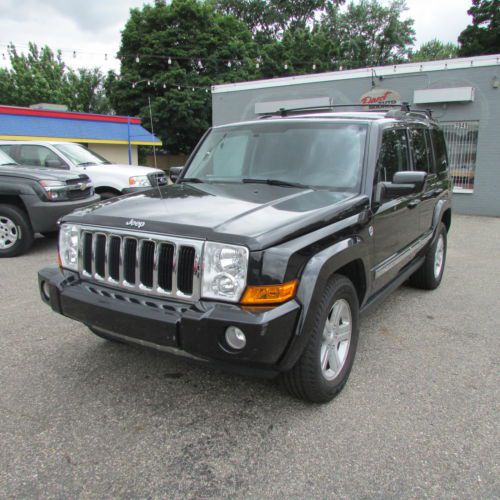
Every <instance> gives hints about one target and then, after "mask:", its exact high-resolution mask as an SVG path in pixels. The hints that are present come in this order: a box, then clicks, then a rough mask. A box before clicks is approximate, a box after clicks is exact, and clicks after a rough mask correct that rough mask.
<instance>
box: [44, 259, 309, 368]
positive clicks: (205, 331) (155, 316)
mask: <svg viewBox="0 0 500 500" xmlns="http://www.w3.org/2000/svg"><path fill="white" fill-rule="evenodd" d="M38 282H39V287H40V294H41V297H42V300H43V301H44V302H46V303H47V304H49V305H50V306H51V307H52V309H53V310H54V311H55V312H57V313H59V314H62V315H64V316H67V317H69V318H71V319H74V320H77V321H80V322H82V323H84V324H86V325H87V326H91V327H93V328H95V329H97V330H101V331H104V332H105V333H108V334H111V335H116V336H117V338H119V339H120V340H125V341H127V342H131V343H138V344H141V345H146V346H150V347H155V348H157V349H160V350H163V351H170V352H173V353H174V354H183V355H188V356H190V357H194V358H196V359H199V360H203V361H212V362H216V363H217V364H218V365H221V366H223V367H227V368H230V369H233V370H236V371H237V372H240V373H250V374H256V375H263V376H266V375H267V376H272V375H274V374H276V373H278V371H279V369H278V363H279V361H280V359H281V358H282V356H283V354H284V353H285V351H286V349H287V347H288V346H289V344H290V341H291V339H292V336H293V332H294V331H295V326H296V323H297V319H298V316H299V313H300V306H299V304H298V303H297V302H296V301H295V300H291V301H289V302H286V303H284V304H281V305H279V306H277V307H272V308H253V309H249V308H243V307H241V306H239V305H235V304H225V303H219V302H209V301H199V302H196V303H192V304H190V303H183V302H178V301H173V300H164V299H157V298H153V297H149V296H145V295H137V294H133V293H127V292H124V291H122V290H115V289H112V288H109V287H103V286H100V285H97V284H94V283H90V282H86V281H83V280H81V279H80V277H79V275H78V274H77V273H73V272H71V271H66V270H63V271H61V270H59V269H58V268H55V267H53V268H45V269H42V270H41V271H40V272H39V273H38ZM44 283H45V284H46V285H48V287H47V286H46V287H44V288H42V286H43V284H44ZM47 288H48V291H49V293H48V296H46V294H45V293H44V289H45V290H47ZM230 325H234V326H237V327H238V328H240V329H241V330H243V332H244V333H245V335H246V338H247V345H246V346H245V348H243V349H242V350H241V351H238V352H236V351H234V350H232V349H230V348H229V347H228V346H227V344H226V342H225V339H224V334H225V331H226V328H227V327H228V326H230Z"/></svg>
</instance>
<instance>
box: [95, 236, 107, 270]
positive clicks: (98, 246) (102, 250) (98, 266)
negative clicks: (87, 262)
mask: <svg viewBox="0 0 500 500" xmlns="http://www.w3.org/2000/svg"><path fill="white" fill-rule="evenodd" d="M94 258H95V274H96V277H99V278H104V277H105V274H106V236H105V235H104V234H97V235H96V236H95V253H94Z"/></svg>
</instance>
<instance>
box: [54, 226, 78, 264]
mask: <svg viewBox="0 0 500 500" xmlns="http://www.w3.org/2000/svg"><path fill="white" fill-rule="evenodd" d="M79 240H80V230H79V228H78V226H75V225H74V224H62V225H61V229H60V230H59V259H60V261H61V267H65V268H67V269H72V270H73V271H78V247H79Z"/></svg>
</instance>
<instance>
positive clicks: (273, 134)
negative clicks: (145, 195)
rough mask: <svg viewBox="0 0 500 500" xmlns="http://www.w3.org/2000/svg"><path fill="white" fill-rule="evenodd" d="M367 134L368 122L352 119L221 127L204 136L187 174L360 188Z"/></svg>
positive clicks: (210, 178) (200, 178)
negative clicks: (351, 122) (345, 121)
mask: <svg viewBox="0 0 500 500" xmlns="http://www.w3.org/2000/svg"><path fill="white" fill-rule="evenodd" d="M365 140H366V126H365V125H359V124H350V123H335V124H334V123H325V122H319V123H318V122H314V123H312V122H311V121H307V122H306V121H289V122H288V121H287V122H283V121H282V122H259V123H251V124H241V125H237V126H228V127H220V128H216V129H213V130H212V131H211V132H210V133H209V134H208V136H207V137H206V138H205V140H204V141H203V143H202V144H201V146H200V148H199V149H198V151H197V152H196V154H195V155H194V157H193V159H192V161H191V162H190V164H189V166H188V167H187V169H186V171H185V173H184V176H183V179H184V182H189V181H192V182H236V183H252V182H255V183H266V184H272V185H281V186H290V187H313V188H323V189H332V190H347V191H357V190H359V187H360V182H361V171H362V162H363V152H364V148H365ZM182 181H183V180H182V179H181V182H182Z"/></svg>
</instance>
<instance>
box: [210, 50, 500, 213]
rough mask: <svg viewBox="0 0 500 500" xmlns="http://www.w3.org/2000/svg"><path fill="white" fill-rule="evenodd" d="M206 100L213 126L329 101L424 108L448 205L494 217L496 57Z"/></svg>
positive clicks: (249, 87) (319, 79)
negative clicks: (437, 144)
mask: <svg viewBox="0 0 500 500" xmlns="http://www.w3.org/2000/svg"><path fill="white" fill-rule="evenodd" d="M212 102H213V123H214V125H221V124H227V123H232V122H237V121H241V120H253V119H256V118H258V117H259V116H261V115H263V114H265V113H270V112H276V111H279V110H280V109H287V108H288V109H292V108H307V107H316V106H318V107H320V106H331V105H333V106H334V105H336V104H337V105H342V104H344V105H345V104H353V103H359V104H364V105H366V106H368V105H370V104H376V103H379V104H380V103H386V104H397V103H402V102H408V103H410V105H411V107H412V108H414V109H430V110H431V111H432V115H433V117H434V118H435V119H436V120H437V121H438V122H439V123H440V125H441V127H442V128H443V130H444V133H445V137H446V141H447V145H448V156H449V166H450V167H449V168H450V173H451V176H452V177H453V181H454V187H453V208H454V210H455V211H456V212H458V213H464V214H475V215H489V216H500V54H498V55H489V56H478V57H474V58H466V59H448V60H444V61H432V62H422V63H409V64H400V65H395V66H382V67H374V68H363V69H356V70H348V71H336V72H332V73H320V74H312V75H303V76H292V77H285V78H276V79H271V80H260V81H252V82H241V83H231V84H225V85H216V86H214V87H213V88H212ZM348 109H349V108H348Z"/></svg>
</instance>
